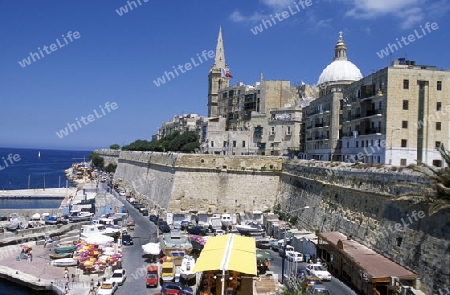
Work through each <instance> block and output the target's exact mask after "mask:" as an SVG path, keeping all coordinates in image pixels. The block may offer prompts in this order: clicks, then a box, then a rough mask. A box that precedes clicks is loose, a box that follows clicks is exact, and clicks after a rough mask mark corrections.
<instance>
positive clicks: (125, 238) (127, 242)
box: [122, 234, 134, 245]
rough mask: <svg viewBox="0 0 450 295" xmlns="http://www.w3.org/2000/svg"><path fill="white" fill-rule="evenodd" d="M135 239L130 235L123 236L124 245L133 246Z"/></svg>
mask: <svg viewBox="0 0 450 295" xmlns="http://www.w3.org/2000/svg"><path fill="white" fill-rule="evenodd" d="M133 244H134V242H133V238H132V237H131V236H130V235H129V234H122V245H133Z"/></svg>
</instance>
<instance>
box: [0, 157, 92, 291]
mask: <svg viewBox="0 0 450 295" xmlns="http://www.w3.org/2000/svg"><path fill="white" fill-rule="evenodd" d="M9 154H12V156H14V155H16V154H17V155H19V157H20V160H18V161H16V159H18V157H17V156H16V158H15V159H14V158H13V157H10V158H9V159H11V160H8V155H9ZM90 154H91V152H90V151H67V150H38V149H23V148H0V190H17V189H28V188H30V189H43V188H57V187H64V186H66V185H69V186H70V183H67V182H66V176H65V174H64V170H66V169H68V168H70V167H71V166H72V164H73V163H77V162H82V161H84V160H86V161H89V155H90ZM2 168H3V169H2ZM60 204H61V199H59V198H56V199H55V198H51V199H50V198H43V199H39V200H38V199H32V198H31V199H22V198H21V199H14V198H10V199H0V208H2V209H9V208H11V209H28V208H58V207H59V205H60ZM6 294H8V295H10V294H14V295H29V294H37V295H47V294H53V293H52V292H37V291H34V290H32V289H29V288H26V287H23V286H21V285H19V284H15V283H12V282H9V281H7V280H4V279H0V295H6Z"/></svg>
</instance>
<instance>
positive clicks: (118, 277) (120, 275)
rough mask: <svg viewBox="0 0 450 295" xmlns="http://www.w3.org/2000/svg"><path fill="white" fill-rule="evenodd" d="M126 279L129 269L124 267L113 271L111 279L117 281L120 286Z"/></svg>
mask: <svg viewBox="0 0 450 295" xmlns="http://www.w3.org/2000/svg"><path fill="white" fill-rule="evenodd" d="M126 279H127V271H126V270H124V269H116V270H115V271H114V272H113V274H112V276H111V279H110V280H111V281H113V282H115V283H116V284H118V285H119V286H122V285H123V283H124V282H125V280H126Z"/></svg>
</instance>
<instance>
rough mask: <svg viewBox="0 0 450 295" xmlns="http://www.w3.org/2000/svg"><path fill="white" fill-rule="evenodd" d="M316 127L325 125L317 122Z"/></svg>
mask: <svg viewBox="0 0 450 295" xmlns="http://www.w3.org/2000/svg"><path fill="white" fill-rule="evenodd" d="M314 127H323V123H315V124H314Z"/></svg>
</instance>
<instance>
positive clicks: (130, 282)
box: [105, 185, 161, 295]
mask: <svg viewBox="0 0 450 295" xmlns="http://www.w3.org/2000/svg"><path fill="white" fill-rule="evenodd" d="M105 188H106V185H105ZM113 194H114V196H115V197H116V198H117V199H119V200H120V201H122V202H123V203H124V204H125V206H126V208H127V210H128V212H129V218H132V219H133V220H134V221H135V223H136V226H135V228H134V231H131V232H130V234H131V236H132V237H134V239H133V241H134V244H133V245H130V246H123V256H124V258H123V262H122V266H123V268H124V269H125V270H126V271H127V279H126V281H125V283H124V284H123V286H120V287H119V288H118V290H117V292H116V293H115V295H130V294H155V293H158V292H159V291H160V290H161V288H160V287H158V288H146V286H145V278H146V276H147V272H146V271H147V265H148V263H147V262H146V261H145V258H143V257H142V254H143V252H142V247H141V246H142V245H144V244H147V243H149V242H156V226H155V225H154V224H153V223H152V222H150V220H149V219H148V217H147V216H142V214H141V213H139V211H138V210H136V209H135V208H134V207H133V206H131V205H130V204H129V203H128V202H127V201H126V200H125V197H122V196H119V195H118V194H117V193H116V192H115V191H113Z"/></svg>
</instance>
